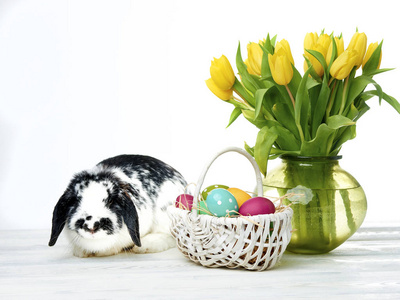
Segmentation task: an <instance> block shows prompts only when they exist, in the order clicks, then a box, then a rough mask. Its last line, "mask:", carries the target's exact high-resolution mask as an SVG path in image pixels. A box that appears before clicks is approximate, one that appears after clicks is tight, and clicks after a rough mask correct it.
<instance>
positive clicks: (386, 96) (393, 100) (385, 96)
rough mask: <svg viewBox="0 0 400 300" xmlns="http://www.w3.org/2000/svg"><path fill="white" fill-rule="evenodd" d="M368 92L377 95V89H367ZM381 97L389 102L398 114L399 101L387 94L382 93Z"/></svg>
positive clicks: (399, 111)
mask: <svg viewBox="0 0 400 300" xmlns="http://www.w3.org/2000/svg"><path fill="white" fill-rule="evenodd" d="M369 93H370V94H372V95H374V96H379V93H378V91H369ZM382 99H383V100H385V101H386V102H387V103H388V104H390V105H391V106H392V107H393V108H394V109H395V110H396V111H397V112H398V113H399V114H400V103H399V102H398V101H397V100H396V99H395V98H393V97H392V96H389V95H388V94H385V93H382Z"/></svg>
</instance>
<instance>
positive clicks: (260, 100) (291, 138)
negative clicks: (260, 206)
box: [206, 32, 400, 175]
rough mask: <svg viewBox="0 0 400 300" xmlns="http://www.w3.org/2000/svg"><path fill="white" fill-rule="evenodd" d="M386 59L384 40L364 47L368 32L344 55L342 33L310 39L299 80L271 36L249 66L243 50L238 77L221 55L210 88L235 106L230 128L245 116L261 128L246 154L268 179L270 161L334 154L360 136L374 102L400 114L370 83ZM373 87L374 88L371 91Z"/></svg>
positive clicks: (285, 49) (253, 49)
mask: <svg viewBox="0 0 400 300" xmlns="http://www.w3.org/2000/svg"><path fill="white" fill-rule="evenodd" d="M381 58H382V42H381V43H371V44H370V45H369V46H368V48H367V37H366V35H365V33H359V32H356V33H355V34H354V35H353V37H352V38H351V41H350V43H349V44H348V46H347V48H346V49H344V41H343V37H342V35H340V36H335V35H334V34H331V35H328V34H326V33H324V32H322V33H321V34H320V35H318V34H317V33H308V34H307V35H306V37H305V39H304V74H303V76H302V75H301V74H300V73H299V72H298V70H297V69H296V67H295V63H294V60H293V57H292V53H291V49H290V46H289V43H288V42H287V41H286V40H284V39H283V40H281V41H279V42H276V36H274V37H273V38H270V36H269V35H268V36H267V38H266V39H265V40H263V41H260V42H259V43H253V42H252V43H249V44H248V45H247V59H245V60H243V58H242V54H241V49H240V44H239V46H238V50H237V55H236V66H237V69H238V74H239V78H237V77H236V76H235V73H234V71H233V69H232V66H231V64H230V62H229V61H228V59H227V58H226V57H225V56H224V55H222V56H221V58H219V59H214V60H213V61H212V62H211V67H210V73H211V78H210V79H208V80H207V81H206V84H207V86H208V88H209V89H210V90H211V91H212V92H213V93H214V94H215V95H216V96H217V97H218V98H220V99H222V100H224V101H226V102H228V103H230V104H233V105H234V109H233V112H232V114H231V117H230V120H229V124H228V126H229V125H230V124H232V123H233V122H234V121H235V120H236V119H237V118H238V117H239V116H240V115H243V116H244V117H245V118H246V119H247V120H248V121H249V122H251V123H252V124H254V125H255V126H257V127H258V128H259V129H260V130H259V133H258V135H257V139H256V142H255V146H254V147H250V146H248V145H247V144H245V148H246V150H247V151H248V152H249V153H250V154H252V155H253V156H254V158H255V160H256V161H257V163H258V165H259V167H260V169H261V171H262V172H263V174H264V175H265V174H266V170H267V162H268V159H272V158H276V157H278V156H280V155H285V154H286V155H300V156H310V157H315V156H335V155H337V154H338V153H339V151H340V149H341V147H342V145H343V143H345V142H346V141H348V140H350V139H353V138H354V137H355V135H356V122H357V120H358V119H360V117H361V116H362V115H363V114H364V113H365V112H366V111H367V110H368V109H369V106H368V105H367V100H369V99H370V98H372V97H374V96H377V97H378V98H379V101H381V99H383V100H385V101H386V102H387V103H389V104H390V105H391V106H392V107H393V108H394V109H396V111H397V112H399V113H400V104H399V103H398V102H397V100H396V99H394V98H393V97H391V96H389V95H387V94H385V93H384V92H383V91H382V88H381V87H380V85H378V84H377V82H376V81H375V80H374V79H373V76H375V75H377V74H380V73H383V72H386V71H388V70H391V69H380V63H381ZM360 67H362V70H360V71H359V69H360ZM357 73H361V74H358V76H357ZM369 85H372V86H373V87H374V88H373V89H372V90H366V88H367V86H369Z"/></svg>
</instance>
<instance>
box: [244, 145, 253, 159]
mask: <svg viewBox="0 0 400 300" xmlns="http://www.w3.org/2000/svg"><path fill="white" fill-rule="evenodd" d="M244 149H245V150H246V151H247V153H249V154H250V155H251V156H253V157H254V147H250V146H249V145H248V144H247V143H246V142H244Z"/></svg>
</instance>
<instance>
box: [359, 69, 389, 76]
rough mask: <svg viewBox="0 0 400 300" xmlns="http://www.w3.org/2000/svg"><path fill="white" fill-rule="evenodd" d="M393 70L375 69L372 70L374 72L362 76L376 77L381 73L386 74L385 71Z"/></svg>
mask: <svg viewBox="0 0 400 300" xmlns="http://www.w3.org/2000/svg"><path fill="white" fill-rule="evenodd" d="M394 69H395V68H386V69H376V70H374V71H370V72H369V73H368V74H364V75H365V76H371V77H372V76H375V75H377V74H381V73H385V72H387V71H392V70H394Z"/></svg>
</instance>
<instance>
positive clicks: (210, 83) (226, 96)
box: [206, 78, 233, 100]
mask: <svg viewBox="0 0 400 300" xmlns="http://www.w3.org/2000/svg"><path fill="white" fill-rule="evenodd" d="M206 85H207V87H208V88H209V89H210V91H211V92H213V93H214V95H215V96H217V97H218V98H220V99H221V100H230V99H231V98H232V95H233V91H232V90H221V89H220V88H219V87H218V86H217V85H216V84H215V82H214V80H212V78H210V79H207V80H206Z"/></svg>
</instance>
